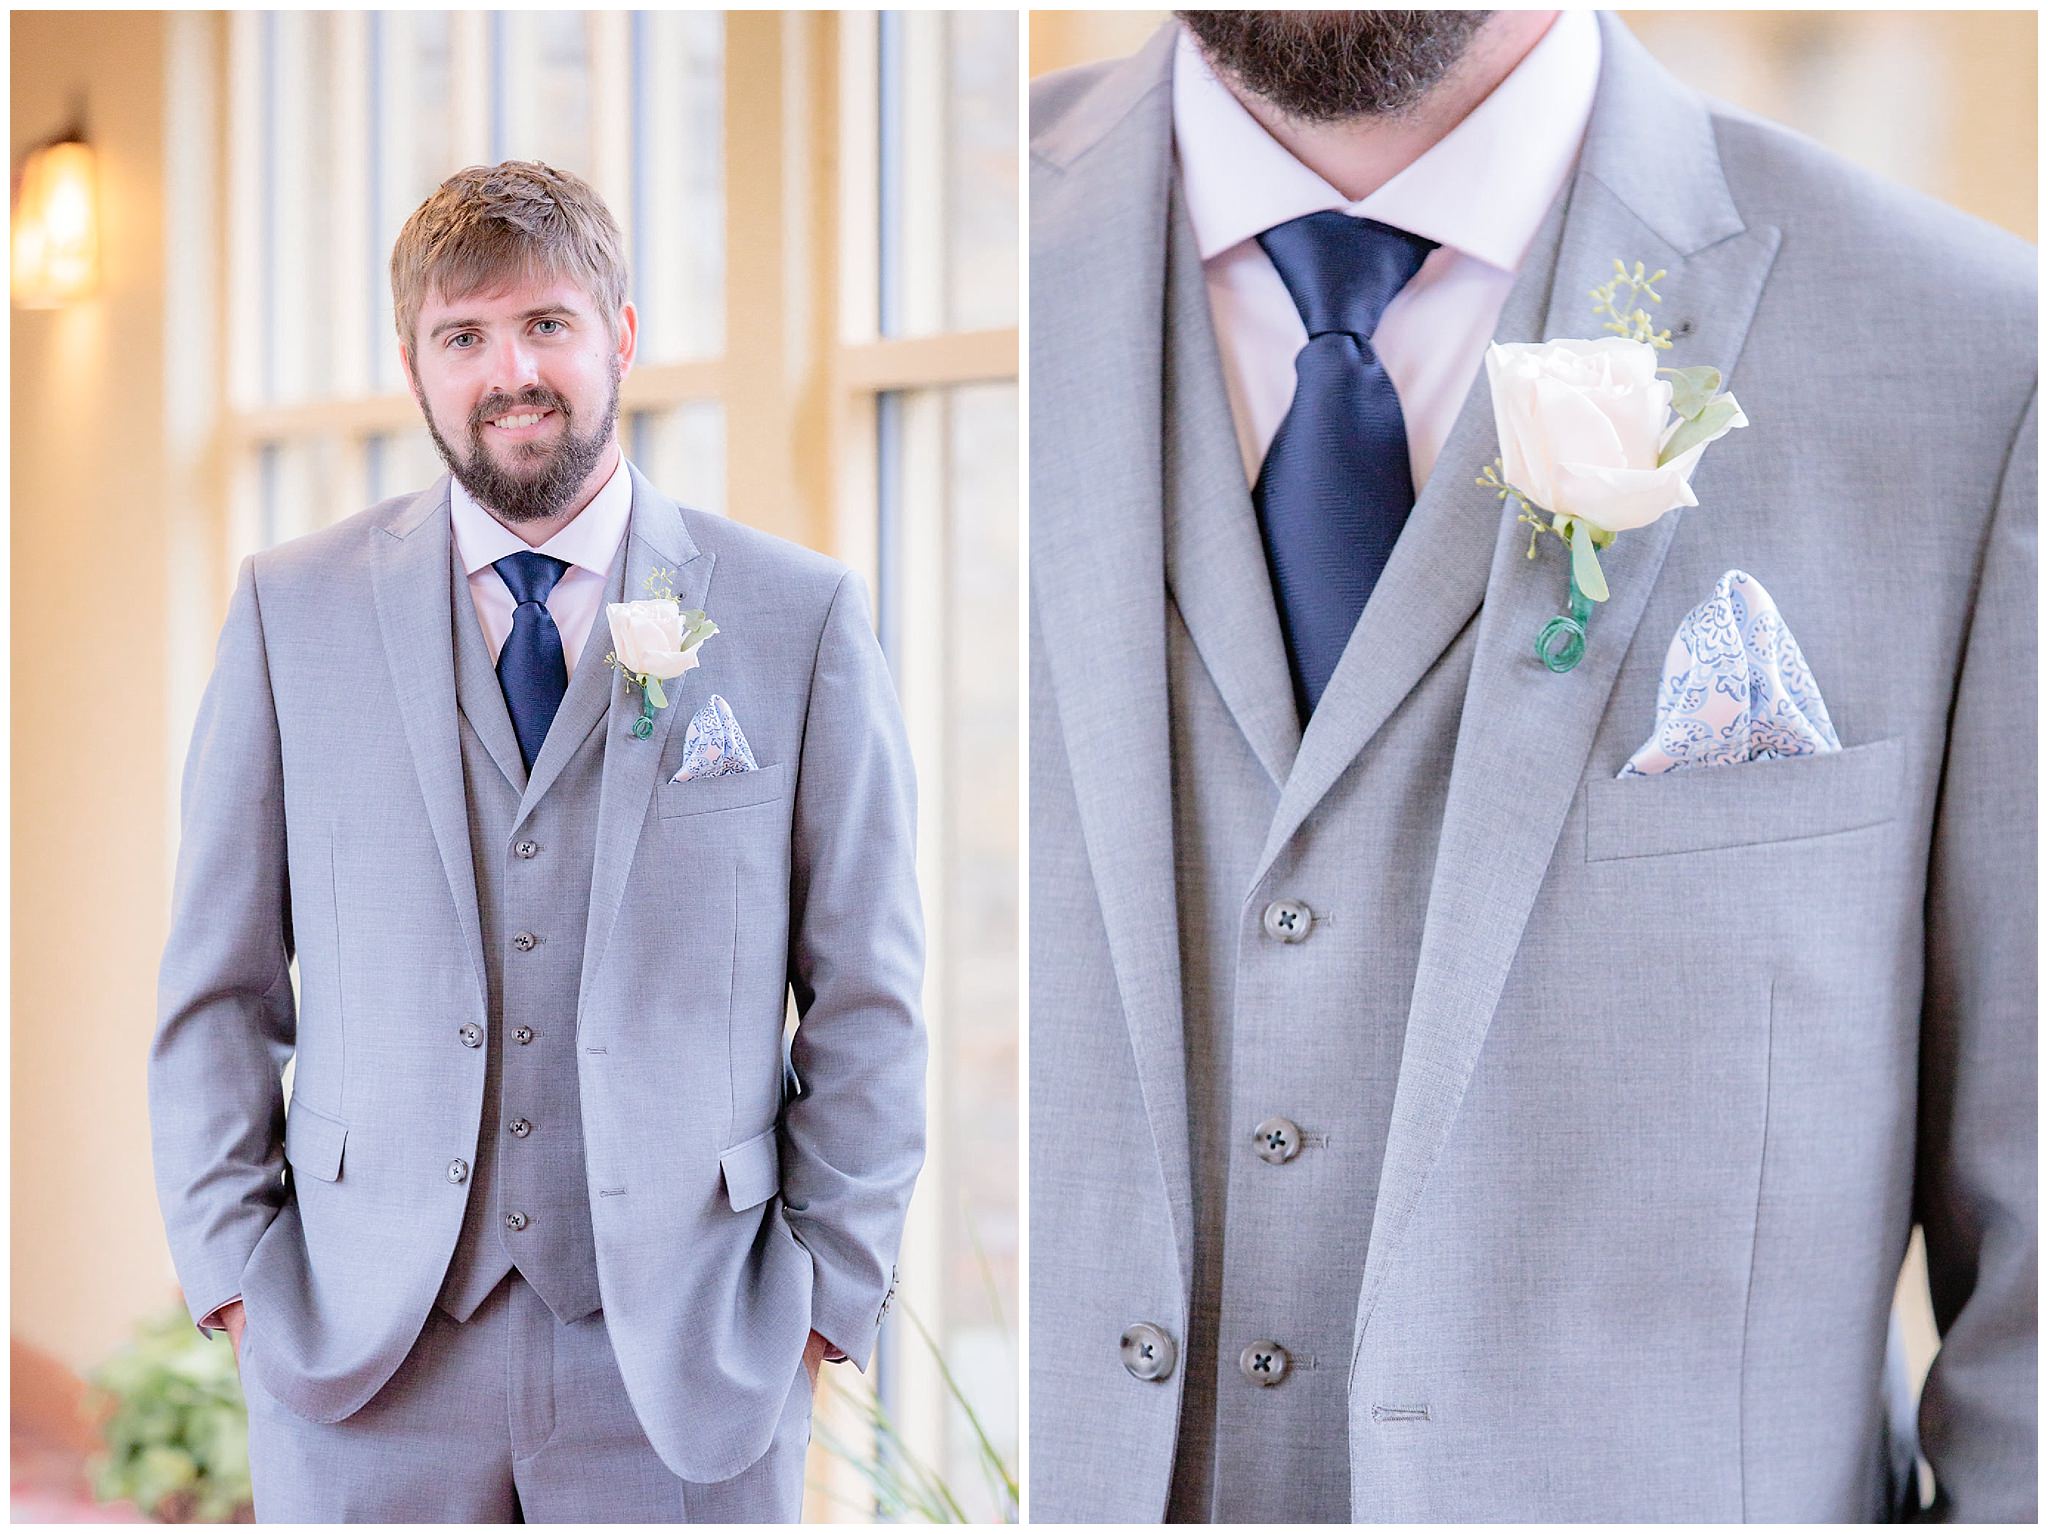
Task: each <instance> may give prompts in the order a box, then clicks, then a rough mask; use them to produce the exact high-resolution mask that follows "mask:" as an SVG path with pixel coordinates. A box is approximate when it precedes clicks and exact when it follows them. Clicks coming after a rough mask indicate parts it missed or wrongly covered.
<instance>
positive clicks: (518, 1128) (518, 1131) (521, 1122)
mask: <svg viewBox="0 0 2048 1534" xmlns="http://www.w3.org/2000/svg"><path fill="white" fill-rule="evenodd" d="M505 1127H506V1128H507V1129H509V1130H511V1131H512V1133H513V1134H515V1135H517V1136H518V1137H519V1138H520V1139H522V1140H523V1139H525V1138H526V1137H527V1136H528V1135H530V1134H532V1133H533V1125H531V1124H529V1123H528V1122H527V1121H526V1120H525V1119H514V1120H513V1121H512V1122H511V1123H509V1124H507V1125H506V1126H505Z"/></svg>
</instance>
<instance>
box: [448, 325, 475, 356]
mask: <svg viewBox="0 0 2048 1534" xmlns="http://www.w3.org/2000/svg"><path fill="white" fill-rule="evenodd" d="M475 339H476V333H475V332H474V331H469V330H458V331H457V332H456V333H455V334H454V335H452V336H450V337H449V338H448V344H449V345H450V346H452V347H454V348H455V350H457V351H459V352H466V351H468V350H469V348H468V347H467V346H462V345H458V344H457V343H459V342H462V341H473V340H475Z"/></svg>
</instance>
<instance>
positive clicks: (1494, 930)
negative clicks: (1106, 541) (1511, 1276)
mask: <svg viewBox="0 0 2048 1534" xmlns="http://www.w3.org/2000/svg"><path fill="white" fill-rule="evenodd" d="M1600 26H1601V37H1602V47H1603V61H1602V66H1601V74H1600V85H1599V90H1598V93H1597V95H1596V98H1595V102H1594V108H1593V116H1592V120H1591V122H1590V124H1589V125H1588V129H1587V137H1586V144H1585V148H1584V150H1583V152H1582V155H1581V158H1580V162H1579V169H1578V172H1577V175H1576V177H1575V178H1574V181H1573V184H1572V187H1571V189H1570V191H1569V194H1568V195H1569V209H1568V212H1567V213H1566V215H1565V219H1564V227H1563V237H1562V243H1561V246H1560V248H1559V252H1558V256H1557V261H1556V270H1555V280H1554V282H1551V283H1549V284H1548V285H1549V286H1550V287H1551V289H1552V298H1551V301H1550V303H1549V306H1548V310H1547V313H1546V316H1545V323H1544V327H1543V331H1544V335H1545V336H1546V337H1556V336H1587V335H1594V334H1598V333H1599V332H1598V322H1597V320H1596V319H1595V318H1594V317H1593V315H1592V308H1591V300H1590V298H1587V297H1586V296H1585V295H1586V293H1587V290H1588V289H1590V288H1591V287H1593V286H1594V285H1595V284H1596V283H1597V282H1599V281H1601V280H1603V279H1604V278H1605V276H1606V275H1607V274H1608V273H1609V272H1610V271H1611V270H1612V268H1613V263H1614V260H1615V258H1616V257H1621V258H1623V259H1625V260H1628V261H1635V260H1641V261H1643V262H1645V263H1646V264H1647V265H1648V266H1649V267H1651V268H1652V269H1655V268H1657V267H1660V266H1661V267H1663V268H1665V269H1666V271H1667V273H1668V275H1667V276H1666V278H1665V279H1664V281H1663V282H1662V283H1660V284H1659V287H1660V289H1661V290H1662V291H1663V293H1664V294H1665V295H1666V300H1667V301H1666V302H1665V304H1664V305H1663V306H1662V307H1661V308H1660V309H1659V311H1658V314H1657V320H1658V323H1659V325H1660V327H1663V326H1668V327H1669V328H1670V329H1671V331H1672V332H1673V338H1674V340H1675V341H1676V342H1677V345H1676V346H1675V347H1674V349H1673V350H1672V351H1671V352H1670V353H1669V354H1668V355H1667V357H1666V358H1665V363H1666V365H1670V366H1692V365H1697V364H1701V363H1707V364H1711V365H1713V366H1715V367H1717V368H1719V369H1720V370H1721V372H1722V375H1723V378H1724V380H1725V386H1727V387H1730V388H1733V389H1735V390H1736V391H1737V392H1738V393H1739V392H1740V386H1741V378H1740V377H1739V376H1738V375H1737V374H1736V372H1735V366H1736V362H1737V359H1738V358H1739V356H1740V355H1741V351H1742V344H1743V339H1744V337H1745V335H1746V334H1747V332H1748V329H1749V324H1750V318H1751V316H1752V314H1753V313H1754V312H1755V309H1756V305H1757V301H1758V298H1759V296H1760V294H1761V292H1762V289H1763V284H1764V279H1765V276H1766V274H1767V272H1768V271H1769V269H1770V265H1771V261H1772V258H1773V256H1774V255H1775V254H1776V251H1777V246H1778V231H1777V230H1776V229H1773V228H1768V227H1761V226H1757V227H1750V228H1744V226H1743V224H1742V221H1741V219H1740V217H1739V216H1738V214H1737V212H1736V209H1735V206H1734V203H1733V201H1732V199H1731V198H1730V196H1729V193H1728V190H1727V186H1726V183H1725V180H1724V178H1723V176H1722V173H1721V168H1720V159H1719V155H1718V152H1717V151H1716V148H1715V143H1714V132H1713V125H1712V121H1711V119H1710V117H1709V116H1708V112H1707V109H1706V107H1705V105H1704V103H1703V102H1702V101H1701V100H1700V99H1699V97H1697V96H1696V95H1694V94H1693V93H1692V92H1691V91H1690V90H1688V89H1687V88H1686V87H1684V86H1682V85H1680V84H1679V83H1678V82H1677V81H1675V80H1673V79H1672V78H1671V77H1670V76H1669V75H1668V74H1667V73H1666V72H1665V71H1664V70H1663V69H1662V68H1661V67H1659V66H1658V65H1657V64H1656V63H1655V62H1653V61H1652V60H1651V59H1650V57H1649V56H1648V54H1646V53H1645V52H1644V51H1643V50H1642V48H1641V47H1640V45H1638V44H1637V43H1636V42H1635V40H1634V39H1633V38H1632V37H1631V36H1630V35H1629V33H1628V32H1627V30H1626V29H1625V28H1623V27H1622V25H1621V24H1620V23H1619V22H1618V21H1616V20H1615V19H1614V18H1613V17H1612V16H1611V15H1610V14H1607V13H1604V12H1603V13H1602V14H1601V16H1600ZM1528 275H1529V274H1528V273H1526V272H1525V273H1524V277H1525V279H1526V278H1527V277H1528ZM1521 286H1522V285H1521V284H1518V289H1519V288H1520V287H1521ZM1484 387H1485V384H1484V379H1483V377H1482V379H1481V380H1480V381H1479V382H1478V383H1477V384H1475V390H1476V391H1483V390H1484ZM1467 413H1468V415H1469V414H1470V411H1469V409H1468V412H1467ZM1488 424H1489V428H1490V421H1489V423H1488ZM1464 435H1467V436H1468V437H1469V434H1464ZM1474 447H1477V448H1478V451H1476V452H1474V451H1473V448H1474ZM1495 450H1496V448H1495V444H1494V443H1493V442H1492V440H1491V432H1490V429H1489V430H1488V431H1487V432H1486V433H1484V434H1483V441H1481V442H1476V443H1475V442H1473V441H1470V440H1468V441H1466V442H1465V443H1463V444H1454V450H1451V451H1447V454H1446V459H1445V461H1444V462H1443V463H1441V464H1440V465H1439V467H1438V470H1437V471H1436V472H1434V473H1433V474H1432V475H1431V486H1432V488H1433V489H1434V488H1435V487H1437V486H1438V485H1439V484H1441V486H1442V488H1443V491H1444V495H1443V497H1442V498H1441V499H1440V500H1439V501H1438V502H1437V507H1438V509H1439V511H1448V510H1450V509H1452V508H1453V507H1456V508H1457V509H1458V510H1459V513H1460V515H1466V516H1469V517H1470V518H1471V519H1472V525H1474V526H1481V525H1483V526H1485V527H1487V528H1488V529H1489V538H1488V542H1489V544H1490V549H1491V559H1490V564H1489V566H1488V574H1487V580H1486V587H1485V598H1484V607H1483V610H1482V611H1481V613H1480V618H1479V628H1478V633H1477V636H1476V645H1475V649H1474V655H1473V662H1472V675H1471V679H1470V682H1469V685H1468V687H1467V690H1466V696H1465V707H1464V710H1463V714H1462V716H1461V718H1460V721H1459V727H1458V737H1457V742H1456V747H1455V751H1454V754H1453V757H1452V761H1451V772H1450V783H1449V788H1448V800H1447V803H1446V806H1445V810H1444V821H1443V830H1442V834H1441V838H1440V840H1439V844H1438V847H1437V856H1436V866H1435V873H1434V876H1433V879H1432V883H1431V888H1430V897H1429V909H1428V915H1427V918H1426V921H1425V925H1424V930H1423V938H1422V949H1421V953H1420V956H1419V959H1418V964H1417V969H1416V978H1415V990H1414V995H1413V998H1412V1001H1411V1004H1410V1008H1409V1014H1408V1025H1407V1033H1406V1037H1405V1040H1404V1043H1403V1046H1402V1058H1401V1073H1400V1079H1399V1082H1398V1083H1397V1086H1396V1090H1395V1095H1394V1106H1393V1113H1392V1119H1391V1122H1390V1124H1389V1129H1388V1138H1387V1146H1386V1154H1385V1159H1384V1163H1383V1167H1382V1171H1381V1179H1380V1189H1379V1197H1378V1202H1377V1204H1376V1206H1375V1209H1374V1214H1373V1228H1372V1235H1371V1239H1370V1244H1369V1246H1368V1249H1367V1257H1366V1266H1365V1274H1364V1279H1363V1283H1362V1287H1361V1291H1360V1302H1359V1310H1358V1318H1357V1328H1358V1329H1357V1337H1358V1340H1359V1342H1360V1343H1361V1344H1362V1342H1363V1338H1364V1335H1365V1329H1366V1327H1367V1325H1368V1324H1369V1322H1370V1320H1371V1316H1372V1311H1373V1306H1374V1304H1375V1302H1376V1300H1377V1298H1378V1295H1379V1291H1380V1287H1381V1285H1382V1284H1383V1283H1384V1282H1385V1279H1386V1276H1387V1271H1388V1268H1389V1265H1390V1264H1391V1263H1392V1261H1393V1259H1394V1256H1395V1254H1396V1253H1397V1251H1398V1250H1399V1247H1400V1242H1401V1238H1402V1235H1403V1233H1404V1231H1405V1230H1406V1229H1407V1226H1408V1223H1409V1221H1410V1219H1411V1218H1412V1216H1413V1214H1414V1211H1415V1207H1416V1204H1417V1201H1418V1200H1419V1198H1420V1197H1421V1194H1422V1190H1423V1187H1424V1184H1425V1183H1426V1181H1427V1180H1428V1177H1429V1173H1430V1170H1431V1168H1432V1167H1433V1166H1434V1165H1435V1163H1436V1160H1437V1157H1438V1155H1439V1153H1440V1152H1441V1151H1442V1148H1443V1145H1444V1142H1445V1139H1446V1138H1447V1136H1448V1134H1449V1132H1450V1128H1451V1124H1452V1121H1453V1120H1454V1118H1455V1117H1456V1114H1457V1112H1458V1109H1459V1106H1460V1104H1461V1103H1462V1101H1463V1099H1464V1095H1465V1089H1466V1087H1467V1085H1468V1083H1469V1082H1470V1079H1471V1075H1472V1070H1473V1067H1474V1065H1475V1064H1476V1062H1477V1060H1478V1056H1479V1050H1480V1046H1481V1045H1482V1043H1483V1042H1484V1040H1485V1037H1486V1033H1487V1030H1488V1027H1489V1026H1490V1024H1491V1022H1492V1019H1493V1013H1494V1008H1495V1006H1496V1004H1497V1003H1498V1001H1499V999H1500V994H1501V990H1502V987H1503V986H1504V984H1505V982H1506V979H1507V974H1508V970H1509V967H1510V966H1511V964H1512V963H1513V960H1514V957H1515V954H1516V950H1517V949H1518V948H1519V946H1520V943H1521V936H1522V932H1523V929H1524V928H1525V926H1526V925H1527V922H1528V918H1529V912H1530V910H1531V908H1532V907H1533V905H1534V903H1535V900H1536V896H1537V892H1538V890H1539V888H1540V887H1541V885H1542V882H1543V878H1544V874H1545V872H1546V871H1547V869H1548V868H1549V866H1550V862H1551V859H1552V856H1553V854H1554V853H1555V850H1556V845H1557V839H1558V835H1559V832H1560V830H1561V829H1562V826H1563V823H1564V819H1565V816H1566V813H1567V811H1568V810H1569V809H1570V806H1571V802H1572V799H1573V797H1574V796H1575V794H1576V793H1577V792H1578V789H1579V785H1580V783H1581V781H1582V780H1583V778H1584V775H1585V773H1586V764H1587V758H1588V754H1589V752H1590V750H1591V746H1592V740H1593V735H1594V731H1595V729H1596V727H1597V726H1598V724H1599V721H1600V718H1601V715H1602V714H1603V713H1604V712H1605V710H1606V707H1607V700H1608V695H1609V693H1610V691H1611V690H1612V688H1613V685H1614V681H1615V678H1616V676H1617V675H1618V674H1619V672H1620V669H1621V663H1622V660H1623V657H1624V656H1625V655H1626V653H1627V651H1628V648H1629V644H1630V641H1631V639H1632V638H1633V636H1634V633H1635V630H1636V626H1637V624H1638V622H1639V620H1640V619H1641V617H1642V614H1643V611H1644V608H1645V606H1646V604H1647V602H1648V599H1649V594H1650V589H1651V587H1652V586H1654V585H1655V584H1656V580H1657V573H1658V570H1659V569H1660V568H1661V566H1662V565H1663V562H1664V556H1665V553H1666V551H1667V550H1668V548H1669V547H1670V544H1671V540H1672V538H1673V537H1674V536H1675V535H1676V533H1677V530H1678V529H1679V527H1680V526H1681V525H1682V521H1683V519H1684V518H1685V517H1686V516H1687V515H1689V513H1688V512H1685V511H1674V512H1670V513H1667V514H1666V515H1665V516H1664V517H1662V518H1661V519H1659V520H1658V521H1657V522H1655V523H1653V524H1651V525H1650V526H1649V527H1647V528H1639V529H1636V530H1635V531H1633V532H1629V533H1624V534H1623V535H1622V536H1621V537H1620V538H1619V539H1618V540H1617V541H1616V542H1615V544H1614V545H1613V546H1612V547H1611V548H1610V549H1608V550H1607V552H1606V553H1605V555H1604V556H1603V558H1602V565H1603V568H1604V570H1605V572H1606V575H1607V582H1608V587H1609V590H1610V591H1611V592H1612V596H1611V597H1610V598H1609V600H1608V601H1606V602H1604V603H1600V604H1597V605H1596V606H1595V608H1594V612H1593V618H1592V621H1591V624H1590V625H1589V629H1588V637H1587V647H1586V654H1585V658H1584V659H1583V660H1582V661H1581V662H1580V663H1579V665H1578V667H1577V668H1576V669H1574V670H1572V671H1569V672H1566V673H1563V674H1561V675H1559V674H1553V673H1551V672H1550V671H1548V670H1547V669H1546V668H1545V667H1544V666H1543V665H1542V663H1541V662H1540V661H1538V660H1537V659H1536V655H1535V641H1536V635H1537V633H1538V632H1539V630H1540V629H1541V628H1542V626H1543V624H1544V623H1545V622H1546V621H1547V620H1548V619H1549V618H1550V617H1552V616H1553V615H1555V614H1556V613H1558V612H1561V611H1563V608H1564V595H1565V584H1566V582H1565V569H1566V565H1565V560H1564V558H1563V550H1562V548H1561V547H1560V546H1557V545H1556V542H1555V540H1554V539H1552V540H1549V542H1550V543H1551V545H1552V546H1551V547H1549V548H1544V547H1541V546H1539V548H1538V551H1537V557H1536V558H1535V559H1534V560H1530V559H1528V558H1527V557H1526V551H1527V548H1528V544H1529V537H1528V534H1529V529H1528V527H1527V526H1526V524H1523V525H1517V524H1516V523H1515V521H1514V517H1513V512H1512V511H1510V510H1507V509H1505V508H1504V507H1503V506H1502V504H1501V503H1499V502H1497V501H1496V500H1495V499H1494V497H1493V494H1492V492H1490V491H1487V490H1484V489H1482V488H1479V487H1477V486H1475V485H1471V483H1470V482H1471V480H1472V478H1473V477H1474V473H1475V472H1476V470H1477V469H1478V468H1479V466H1480V464H1481V463H1482V462H1485V461H1490V460H1491V459H1492V457H1493V456H1494V452H1495ZM1718 451H1719V452H1721V453H1724V454H1725V453H1728V452H1740V451H1742V446H1741V441H1740V439H1739V438H1736V439H1731V442H1730V443H1729V444H1725V445H1723V446H1722V447H1721V448H1719V449H1718ZM1714 462H1715V459H1714V456H1713V454H1711V453H1710V454H1709V455H1708V456H1707V458H1706V460H1705V466H1704V468H1703V470H1702V472H1701V473H1700V474H1699V475H1697V476H1696V477H1695V487H1696V489H1697V491H1698V493H1699V497H1700V501H1701V505H1702V508H1703V509H1702V510H1701V511H1700V513H1699V514H1700V515H1705V516H1713V515H1715V514H1716V513H1715V512H1714V511H1713V510H1711V509H1710V508H1711V507H1712V504H1713V488H1714V486H1713V481H1714V478H1715V476H1714V471H1713V465H1714ZM1445 520H1446V519H1445V518H1444V517H1443V516H1441V515H1440V516H1438V517H1436V518H1433V519H1432V524H1433V525H1440V524H1441V523H1442V522H1444V521H1445ZM1455 536H1456V543H1455V544H1454V545H1453V546H1454V547H1456V548H1458V549H1459V551H1460V553H1461V556H1462V555H1463V554H1466V553H1469V549H1467V548H1466V547H1465V546H1466V545H1468V544H1469V542H1470V536H1471V535H1470V534H1469V532H1465V531H1462V530H1461V531H1460V532H1459V533H1458V534H1457V535H1455ZM1405 544H1406V540H1405V538H1404V540H1403V546H1402V547H1403V548H1405ZM1401 552H1402V548H1397V550H1396V556H1395V559H1396V561H1398V560H1399V559H1400V556H1401ZM1409 563H1410V565H1411V567H1412V566H1413V565H1414V563H1415V561H1412V560H1411V561H1410V562H1409ZM1388 568H1389V571H1390V572H1392V571H1393V570H1394V568H1395V564H1394V562H1390V563H1389V567H1388ZM1375 600H1377V594H1375ZM1370 614H1371V608H1370V605H1368V617H1369V616H1370ZM1385 627H1386V626H1385V625H1384V624H1382V625H1380V628H1379V632H1378V634H1377V636H1376V637H1379V638H1382V639H1387V638H1390V637H1391V636H1389V635H1388V634H1386V632H1385ZM1365 637H1368V638H1371V637H1375V636H1373V635H1367V636H1365ZM1652 637H1653V638H1654V639H1655V640H1656V642H1657V643H1659V644H1660V645H1661V644H1662V643H1663V641H1664V640H1665V638H1666V637H1667V636H1664V635H1655V636H1652ZM1357 647H1358V636H1354V641H1353V648H1354V649H1356V648H1357ZM1354 658H1355V657H1354V656H1353V655H1352V653H1351V652H1350V651H1347V652H1346V655H1345V663H1346V664H1347V665H1349V664H1350V663H1351V662H1352V661H1353V660H1354ZM1411 659H1412V657H1411ZM1332 687H1333V689H1334V687H1335V683H1334V682H1333V684H1332ZM1353 688H1354V691H1355V692H1356V691H1362V690H1364V689H1363V688H1362V687H1361V686H1360V684H1359V682H1357V681H1354V683H1353ZM1327 701H1328V696H1327V694H1326V696H1325V702H1326V703H1327ZM1317 746H1318V742H1317V741H1316V738H1315V731H1314V729H1313V728H1311V730H1310V732H1309V738H1308V740H1307V741H1305V742H1304V746H1303V756H1304V758H1307V757H1308V756H1309V754H1310V753H1311V752H1312V751H1315V750H1316V749H1317ZM1293 786H1294V785H1290V788H1292V787H1293ZM1295 808H1296V809H1298V810H1305V806H1302V805H1300V804H1299V803H1297V804H1296V805H1295ZM1355 1356H1356V1355H1355V1352H1354V1359H1355Z"/></svg>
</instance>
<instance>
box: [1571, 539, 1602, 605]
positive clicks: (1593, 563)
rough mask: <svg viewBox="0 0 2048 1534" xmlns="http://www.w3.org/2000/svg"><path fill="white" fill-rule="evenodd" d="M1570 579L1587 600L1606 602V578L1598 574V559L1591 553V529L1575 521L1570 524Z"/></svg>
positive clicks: (1597, 556)
mask: <svg viewBox="0 0 2048 1534" xmlns="http://www.w3.org/2000/svg"><path fill="white" fill-rule="evenodd" d="M1572 579H1574V580H1575V581H1577V582H1578V583H1579V590H1580V591H1582V592H1584V593H1585V594H1586V597H1587V598H1588V599H1589V600H1591V601H1594V602H1604V601H1606V600H1607V577H1606V576H1604V575H1602V574H1601V573H1600V557H1599V555H1597V554H1595V553H1594V552H1593V529H1592V528H1590V527H1588V526H1587V525H1586V524H1585V523H1584V522H1581V521H1578V520H1576V519H1574V520H1573V522H1572Z"/></svg>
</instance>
